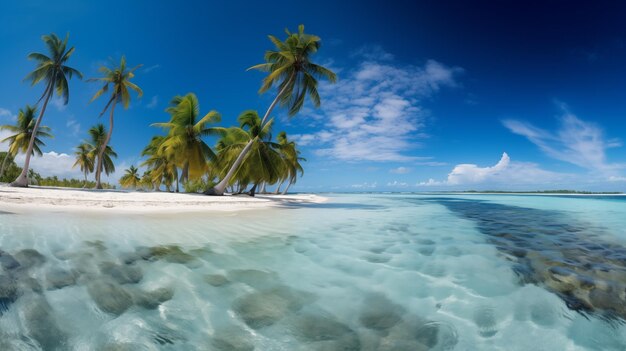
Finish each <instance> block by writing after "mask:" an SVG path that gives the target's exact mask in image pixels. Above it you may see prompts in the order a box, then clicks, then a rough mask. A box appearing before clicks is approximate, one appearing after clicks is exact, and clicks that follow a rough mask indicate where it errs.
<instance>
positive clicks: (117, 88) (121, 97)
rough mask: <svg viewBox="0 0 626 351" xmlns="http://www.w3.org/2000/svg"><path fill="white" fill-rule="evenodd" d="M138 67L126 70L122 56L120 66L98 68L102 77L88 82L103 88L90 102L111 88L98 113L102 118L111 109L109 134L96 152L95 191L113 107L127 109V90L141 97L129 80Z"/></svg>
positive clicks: (98, 180)
mask: <svg viewBox="0 0 626 351" xmlns="http://www.w3.org/2000/svg"><path fill="white" fill-rule="evenodd" d="M139 67H141V65H138V66H135V67H134V68H131V69H127V67H126V58H125V57H124V56H122V59H121V61H120V65H119V66H118V67H114V68H109V67H106V66H102V67H100V69H99V71H100V72H101V73H102V74H103V77H100V78H91V79H89V80H88V81H89V82H94V81H95V82H104V86H103V87H102V88H101V89H100V90H98V92H96V94H95V95H94V96H93V98H91V101H94V100H96V99H97V98H99V97H100V96H101V95H102V94H104V93H106V92H108V91H109V88H111V97H110V98H109V101H108V102H107V104H106V105H105V106H104V109H103V110H102V112H101V113H100V116H102V115H104V113H105V112H106V110H107V109H108V108H109V107H110V108H111V112H110V115H109V132H108V133H107V136H106V138H105V139H104V142H103V143H102V145H101V147H100V149H99V150H98V155H99V156H98V164H97V165H96V188H97V189H102V184H101V182H100V178H101V174H102V173H101V171H100V170H101V168H102V163H101V162H102V160H103V157H102V155H103V154H104V153H105V152H106V148H107V145H109V142H110V141H111V134H113V115H114V113H115V106H116V105H117V103H122V105H123V106H124V108H125V109H126V108H128V105H129V104H130V91H129V89H131V90H134V91H135V92H137V96H138V97H141V96H142V95H143V91H142V90H141V89H140V88H139V87H138V86H137V85H135V84H134V83H131V82H130V80H131V79H132V78H133V77H134V76H135V74H134V73H133V72H134V71H135V70H136V69H137V68H139Z"/></svg>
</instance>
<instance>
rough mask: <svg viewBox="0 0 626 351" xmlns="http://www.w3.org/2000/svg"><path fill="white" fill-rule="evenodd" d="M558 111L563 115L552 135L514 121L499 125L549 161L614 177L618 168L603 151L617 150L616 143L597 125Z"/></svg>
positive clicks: (530, 125)
mask: <svg viewBox="0 0 626 351" xmlns="http://www.w3.org/2000/svg"><path fill="white" fill-rule="evenodd" d="M561 108H562V111H563V114H562V115H561V116H560V117H559V123H560V126H559V128H558V129H557V130H556V131H555V132H550V131H547V130H544V129H540V128H537V127H535V126H533V125H532V124H530V123H527V122H523V121H518V120H511V119H509V120H504V121H503V122H502V123H503V124H504V126H505V127H507V128H508V129H509V130H510V131H511V132H513V133H515V134H518V135H522V136H524V137H526V138H527V139H528V140H529V141H530V142H532V143H533V144H535V145H537V146H538V147H539V149H540V150H541V151H543V152H544V153H545V154H546V155H548V156H549V157H552V158H554V159H557V160H560V161H564V162H568V163H571V164H574V165H577V166H579V167H582V168H585V169H588V170H590V171H592V172H597V173H601V174H605V175H607V176H608V175H614V174H613V173H614V172H615V171H616V170H617V169H618V168H621V167H622V166H620V165H618V164H614V163H609V162H608V160H607V157H606V150H607V149H609V148H613V147H618V146H621V143H620V142H619V140H617V139H607V138H606V137H605V135H604V132H603V130H602V129H601V128H600V127H599V126H598V125H596V124H594V123H591V122H587V121H584V120H582V119H580V118H578V117H577V116H576V115H574V114H572V113H571V112H570V111H569V110H568V109H567V107H566V106H565V105H561Z"/></svg>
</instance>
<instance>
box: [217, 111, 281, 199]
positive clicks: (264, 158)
mask: <svg viewBox="0 0 626 351" xmlns="http://www.w3.org/2000/svg"><path fill="white" fill-rule="evenodd" d="M238 121H239V125H240V127H239V128H237V127H233V128H228V129H227V130H226V133H225V134H224V136H223V137H222V138H221V139H220V140H219V141H218V145H217V150H218V151H219V153H218V156H217V157H216V160H215V163H216V165H218V166H219V167H220V168H222V169H228V168H229V166H230V164H232V163H233V162H235V161H236V159H237V157H238V156H239V154H240V153H241V150H243V149H244V148H245V147H246V146H247V145H248V143H250V142H251V141H252V147H251V148H250V150H251V152H250V154H249V155H248V157H247V159H246V162H245V163H244V164H243V165H242V166H241V167H239V168H238V169H237V172H236V173H235V174H234V176H233V177H232V178H231V183H229V184H228V185H232V184H234V182H235V181H236V182H238V183H239V186H240V188H242V189H244V188H245V187H246V185H247V184H253V186H252V189H251V190H250V195H252V196H254V194H255V191H256V188H257V186H258V185H259V184H261V183H268V184H273V183H276V182H277V181H278V180H279V176H280V169H281V168H282V167H283V160H282V159H281V157H280V154H279V153H278V151H277V150H278V149H279V148H280V146H279V145H278V144H276V143H274V142H272V141H271V130H272V125H273V122H274V121H273V120H272V119H270V120H269V121H268V122H267V123H265V125H263V126H261V118H260V117H259V115H258V113H257V112H256V111H245V112H243V113H242V114H241V115H240V116H239V118H238Z"/></svg>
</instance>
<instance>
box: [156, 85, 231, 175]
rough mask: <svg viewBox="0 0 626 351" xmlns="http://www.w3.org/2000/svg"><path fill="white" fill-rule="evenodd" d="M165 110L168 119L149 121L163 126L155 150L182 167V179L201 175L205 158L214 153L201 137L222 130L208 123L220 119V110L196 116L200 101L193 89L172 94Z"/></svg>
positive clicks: (216, 133) (218, 133)
mask: <svg viewBox="0 0 626 351" xmlns="http://www.w3.org/2000/svg"><path fill="white" fill-rule="evenodd" d="M165 111H166V112H168V113H169V114H170V116H171V118H170V121H169V122H166V123H155V124H153V126H157V127H161V128H164V129H165V130H167V136H166V137H165V138H164V139H163V140H162V141H161V143H160V145H159V148H158V150H156V151H157V152H158V153H159V154H160V155H162V156H163V157H166V158H168V159H170V160H171V161H172V162H174V164H175V165H176V167H178V168H180V169H182V170H183V175H182V178H183V181H187V180H195V179H198V178H200V177H202V176H203V175H204V174H205V173H206V172H207V166H208V165H207V161H208V160H210V159H213V158H214V157H215V154H214V153H213V150H211V148H210V147H209V145H208V144H207V143H206V142H205V141H204V140H202V137H205V136H211V135H220V134H222V133H223V128H215V127H208V125H209V124H213V123H217V122H219V121H220V120H221V116H220V114H219V113H217V111H211V112H209V113H207V114H206V115H205V116H204V117H202V118H199V115H200V104H199V102H198V98H197V97H196V95H195V94H193V93H189V94H187V95H185V96H175V97H174V98H173V99H172V101H171V103H170V107H168V108H167V109H166V110H165Z"/></svg>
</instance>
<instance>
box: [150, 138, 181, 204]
mask: <svg viewBox="0 0 626 351" xmlns="http://www.w3.org/2000/svg"><path fill="white" fill-rule="evenodd" d="M166 138H167V137H165V136H155V137H153V138H152V140H150V143H149V144H148V146H146V147H145V148H144V149H143V151H142V152H141V156H148V159H147V160H146V161H144V162H143V163H142V164H141V165H142V166H146V167H148V170H149V171H150V175H151V176H152V183H153V184H154V187H155V188H156V189H159V188H160V187H161V184H164V185H165V187H166V188H167V191H170V187H171V186H172V183H173V182H174V180H176V192H178V191H179V187H178V170H177V169H176V164H175V163H174V159H173V155H172V154H165V153H164V152H163V150H164V148H163V146H162V145H163V142H164V141H165V140H166Z"/></svg>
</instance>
